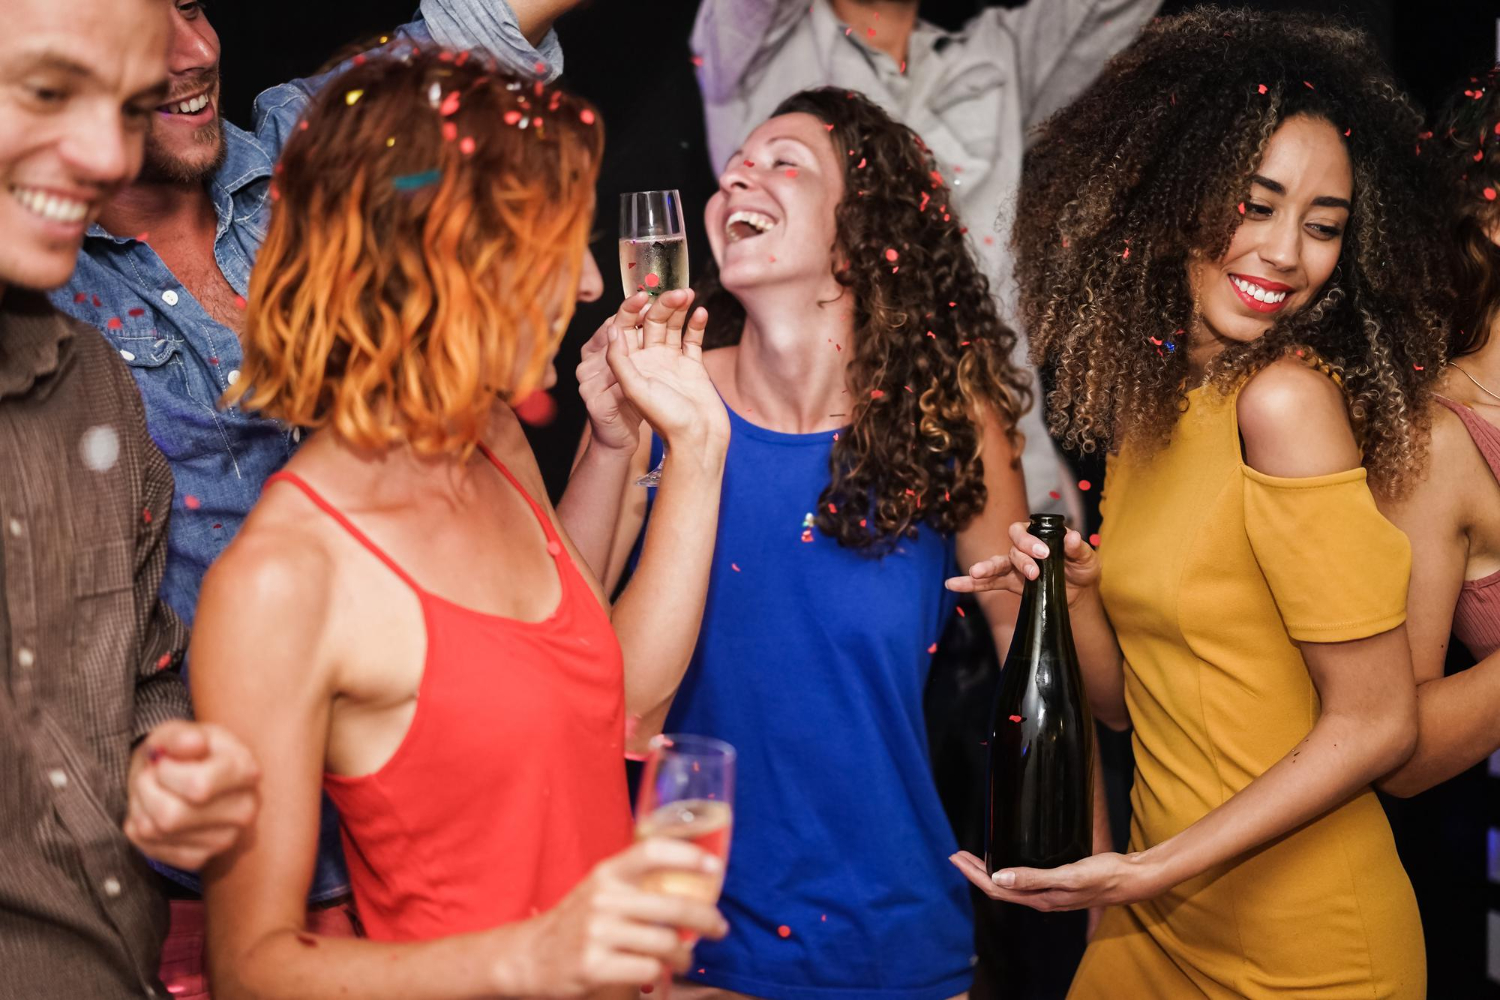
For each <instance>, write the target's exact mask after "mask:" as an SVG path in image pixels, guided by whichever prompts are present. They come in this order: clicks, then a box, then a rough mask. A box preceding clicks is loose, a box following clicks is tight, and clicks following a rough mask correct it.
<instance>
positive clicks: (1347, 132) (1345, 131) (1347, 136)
mask: <svg viewBox="0 0 1500 1000" xmlns="http://www.w3.org/2000/svg"><path fill="white" fill-rule="evenodd" d="M1353 132H1354V130H1353V129H1352V128H1346V129H1344V138H1345V139H1347V138H1349V136H1350V135H1351V134H1353Z"/></svg>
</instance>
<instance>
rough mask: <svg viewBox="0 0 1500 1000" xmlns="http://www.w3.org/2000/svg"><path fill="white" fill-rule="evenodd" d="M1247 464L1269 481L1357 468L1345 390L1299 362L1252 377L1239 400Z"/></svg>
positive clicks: (1272, 366) (1271, 367) (1277, 365)
mask: <svg viewBox="0 0 1500 1000" xmlns="http://www.w3.org/2000/svg"><path fill="white" fill-rule="evenodd" d="M1235 409H1236V413H1237V415H1238V418H1239V427H1240V438H1241V439H1242V440H1243V442H1244V446H1245V463H1246V464H1247V465H1249V466H1250V467H1251V468H1252V469H1255V470H1256V471H1258V472H1263V473H1265V474H1267V475H1271V476H1285V477H1289V478H1301V477H1308V476H1322V475H1328V474H1329V473H1333V472H1343V471H1346V470H1348V469H1353V468H1356V467H1358V466H1359V463H1360V454H1359V446H1358V444H1357V443H1356V442H1355V439H1354V428H1353V426H1352V425H1351V423H1350V421H1349V410H1348V407H1347V405H1346V404H1345V401H1344V393H1343V390H1342V389H1340V388H1339V386H1338V385H1337V384H1336V383H1335V382H1334V381H1333V380H1332V379H1331V378H1329V377H1328V376H1327V375H1325V374H1323V373H1322V372H1320V371H1317V370H1315V369H1313V368H1310V367H1308V366H1307V365H1306V364H1304V363H1303V362H1302V361H1300V360H1298V359H1297V358H1282V359H1280V360H1279V361H1275V362H1273V363H1271V364H1270V365H1267V366H1266V367H1265V368H1263V369H1261V370H1260V371H1258V372H1256V373H1255V374H1254V375H1252V376H1251V377H1250V379H1249V380H1248V381H1247V382H1246V383H1245V385H1244V386H1243V387H1242V388H1241V389H1240V392H1239V396H1238V398H1237V399H1236V401H1235Z"/></svg>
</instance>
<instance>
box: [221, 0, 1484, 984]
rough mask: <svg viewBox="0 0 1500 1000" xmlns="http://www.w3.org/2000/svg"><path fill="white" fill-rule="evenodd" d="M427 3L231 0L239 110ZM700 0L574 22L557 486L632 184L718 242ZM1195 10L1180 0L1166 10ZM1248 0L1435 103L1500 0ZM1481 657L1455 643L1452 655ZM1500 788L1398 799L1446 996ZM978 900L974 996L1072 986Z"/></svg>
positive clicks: (1119, 804)
mask: <svg viewBox="0 0 1500 1000" xmlns="http://www.w3.org/2000/svg"><path fill="white" fill-rule="evenodd" d="M1033 2H1035V3H1047V2H1049V0H1033ZM648 5H649V15H647V14H646V13H645V11H646V10H647V7H648ZM987 5H990V4H985V3H983V2H982V0H926V2H924V3H923V8H922V9H923V16H924V17H926V18H927V19H929V20H932V21H935V22H937V23H939V24H942V25H944V26H946V27H950V28H957V27H958V26H960V25H961V24H962V23H963V22H964V20H965V19H966V18H967V17H969V16H970V15H972V14H973V13H974V12H975V11H976V10H978V9H979V8H980V7H982V6H987ZM1001 5H1004V6H1016V4H1015V3H1003V4H1001ZM415 6H416V0H322V2H309V0H297V2H292V0H260V2H258V3H253V4H252V3H226V4H223V5H219V6H215V7H214V8H213V9H212V11H211V18H212V20H213V22H214V24H215V26H216V27H217V28H218V30H219V33H220V36H221V38H222V41H223V49H224V55H223V69H224V73H223V79H224V110H225V113H226V115H227V117H228V118H229V119H230V120H231V121H235V122H237V123H239V124H242V125H248V124H249V121H250V106H251V101H252V99H253V98H254V95H255V94H256V93H258V92H259V91H260V90H263V89H264V88H266V87H268V86H271V85H273V84H276V83H280V82H282V81H284V80H288V79H292V78H294V77H297V76H304V75H307V74H309V73H311V72H313V71H314V70H316V69H317V68H318V67H320V66H321V65H322V64H323V63H324V62H325V60H327V59H328V58H329V57H330V56H331V55H332V54H333V53H335V52H337V51H340V50H343V49H346V48H347V46H349V45H350V44H352V43H356V42H359V41H361V40H366V39H369V38H371V37H373V36H376V35H378V34H380V33H381V32H383V31H387V30H389V29H391V28H393V27H395V26H396V25H398V24H400V23H402V22H403V21H405V20H407V19H408V18H409V17H410V16H411V14H412V11H413V10H414V8H415ZM697 6H698V3H697V0H631V2H623V0H588V2H584V3H582V4H581V5H580V6H579V8H578V9H577V10H575V11H574V12H572V13H570V14H569V15H567V16H566V17H564V18H563V19H562V21H561V22H560V23H559V25H558V32H559V35H560V36H561V39H562V43H563V48H564V50H565V52H566V64H567V75H566V82H567V85H568V86H569V87H570V88H571V89H573V90H574V91H576V92H578V93H580V94H582V95H584V96H586V97H588V98H589V99H590V100H592V101H593V102H594V104H595V105H596V106H597V107H598V108H599V110H600V111H601V112H602V115H603V118H604V121H605V123H606V126H607V129H608V135H609V140H608V147H607V153H606V156H605V162H604V164H603V169H602V173H601V179H600V186H599V211H598V220H597V230H598V233H599V235H600V240H599V242H598V243H596V245H595V255H596V257H597V259H598V260H599V263H600V264H601V266H602V269H603V271H604V274H605V278H606V294H605V297H604V300H603V301H602V302H600V303H596V304H594V305H592V306H583V307H581V308H580V309H579V312H578V316H577V317H576V319H575V321H574V323H573V326H572V328H571V329H570V331H569V334H568V337H567V339H566V340H565V342H564V344H563V348H562V351H561V353H560V355H559V357H558V362H557V367H558V371H559V374H560V383H559V385H558V387H557V389H556V390H554V395H555V396H556V398H557V400H558V403H559V407H558V415H557V417H556V419H555V421H554V422H553V423H551V424H550V425H549V426H546V427H536V428H532V431H531V437H532V442H533V445H534V446H535V448H536V451H537V457H538V459H539V460H540V462H541V466H542V470H543V473H544V474H545V475H546V477H547V481H548V484H549V487H550V488H551V490H552V492H553V495H554V497H555V496H557V494H558V493H559V492H560V490H561V488H562V485H563V483H564V481H565V479H566V476H567V469H568V465H569V462H570V459H571V456H572V454H573V450H574V447H575V445H576V444H577V441H578V438H579V435H580V433H581V431H582V427H583V422H584V416H583V411H582V408H581V406H580V405H579V404H578V401H577V397H576V394H575V393H574V392H573V389H574V385H573V382H572V369H573V367H574V366H575V365H576V363H577V358H578V348H579V345H581V344H582V343H583V341H584V340H586V339H587V338H588V336H589V335H590V334H591V333H592V332H593V330H594V329H595V328H596V327H597V326H598V325H599V323H601V322H602V321H603V320H604V318H605V317H606V316H607V315H608V314H609V313H610V312H612V311H613V309H614V308H615V306H616V305H617V304H618V301H619V293H618V290H616V289H615V288H614V287H613V282H612V280H611V278H612V275H613V274H614V259H615V248H614V238H615V232H616V229H615V227H616V225H617V219H616V212H617V198H618V195H619V193H620V192H622V191H635V190H648V189H660V188H677V189H679V190H681V191H682V194H683V197H684V201H685V203H686V204H687V205H688V206H689V209H690V213H689V218H688V237H689V240H688V243H689V246H690V247H692V248H693V249H694V250H695V251H696V255H695V257H694V260H693V270H694V272H695V273H701V267H702V263H703V259H702V257H701V254H702V252H703V250H704V248H705V247H706V245H707V244H706V241H705V239H704V238H703V228H702V220H701V218H700V217H699V216H698V215H697V213H696V212H695V211H691V209H693V208H694V207H695V206H701V205H702V204H703V203H704V201H706V200H707V198H708V196H709V194H711V193H712V191H713V189H714V178H713V175H712V173H711V172H710V168H709V164H708V159H707V153H706V147H705V142H704V135H703V123H702V107H701V105H700V103H699V99H698V91H697V85H696V83H695V81H694V79H693V71H692V66H691V63H690V53H689V51H688V46H687V38H688V33H689V31H690V29H691V25H692V19H693V14H694V11H695V10H696V8H697ZM1187 6H1191V5H1190V4H1187V3H1182V2H1167V3H1165V4H1164V6H1163V13H1172V12H1174V11H1178V10H1181V9H1184V8H1185V7H1187ZM1248 6H1251V7H1257V8H1261V9H1268V10H1277V9H1301V10H1315V11H1322V12H1331V13H1339V14H1343V15H1344V16H1346V17H1348V18H1350V19H1352V20H1354V21H1355V22H1357V23H1359V24H1360V25H1362V26H1363V27H1365V28H1366V29H1367V30H1368V31H1369V32H1370V33H1371V34H1372V35H1373V36H1374V37H1375V39H1376V40H1377V41H1378V42H1379V44H1380V46H1381V49H1382V50H1383V52H1384V53H1385V55H1386V57H1387V60H1388V61H1389V63H1390V64H1391V66H1392V68H1393V69H1394V71H1395V73H1396V75H1397V76H1398V78H1400V80H1401V81H1402V82H1403V84H1404V85H1405V86H1406V88H1407V90H1408V91H1409V92H1410V93H1411V94H1412V95H1413V96H1414V97H1415V98H1416V99H1417V101H1418V102H1419V103H1420V104H1421V105H1422V106H1424V107H1426V108H1428V109H1429V110H1431V109H1435V108H1436V107H1437V106H1438V105H1440V104H1441V103H1442V102H1443V101H1444V100H1446V99H1447V97H1448V96H1449V95H1450V94H1451V93H1453V92H1454V91H1455V90H1459V91H1461V90H1462V89H1463V87H1462V86H1458V87H1455V86H1454V84H1455V83H1458V82H1459V81H1460V80H1462V79H1463V78H1464V77H1465V75H1466V74H1468V73H1471V72H1474V71H1476V70H1478V69H1481V68H1484V67H1486V66H1487V65H1488V64H1489V62H1491V61H1493V60H1494V58H1495V55H1496V53H1495V45H1496V26H1495V20H1496V17H1497V16H1500V0H1361V2H1330V0H1300V2H1298V0H1257V2H1251V3H1249V4H1248ZM1095 478H1097V479H1102V476H1097V477H1095ZM980 620H981V619H980V618H979V616H978V615H970V616H969V617H968V618H966V619H955V621H954V623H953V626H952V627H951V628H950V630H949V633H948V635H947V636H945V638H944V641H943V643H942V648H941V650H940V652H939V656H938V658H937V660H936V661H935V663H934V668H933V680H932V685H931V689H930V691H929V706H928V708H929V713H928V714H929V721H930V726H931V730H932V741H933V755H934V767H935V770H936V772H937V775H938V780H939V786H940V789H941V790H942V792H943V793H944V799H945V801H946V802H947V804H948V806H949V810H950V815H951V817H952V819H953V822H954V827H955V830H956V831H957V833H958V836H959V839H960V841H961V842H962V843H963V844H964V846H966V847H968V848H970V849H973V850H980V851H982V842H981V837H982V833H981V831H982V827H981V825H980V818H979V817H980V807H981V806H982V784H983V770H982V768H983V757H982V751H980V750H978V748H977V744H978V740H980V739H982V738H983V733H984V729H985V727H986V723H987V716H988V711H989V709H988V706H989V700H990V693H991V691H992V689H993V686H994V682H995V678H996V675H997V672H998V668H997V665H996V664H995V661H994V654H993V650H992V649H991V648H989V643H988V639H987V636H986V635H985V634H984V630H983V629H982V628H978V627H976V626H975V625H974V624H973V623H975V622H977V621H980ZM1468 665H1469V662H1468V661H1465V660H1464V659H1463V658H1462V655H1461V654H1455V656H1454V657H1453V658H1452V659H1451V662H1450V664H1449V668H1450V670H1452V669H1461V668H1463V667H1465V666H1468ZM1105 748H1106V772H1107V774H1109V776H1110V779H1111V781H1110V784H1111V799H1112V803H1111V804H1112V808H1111V812H1112V814H1114V816H1115V818H1116V833H1117V835H1118V836H1120V837H1122V838H1123V836H1124V834H1125V827H1124V817H1125V816H1126V815H1127V814H1128V813H1127V810H1128V805H1127V804H1126V801H1125V800H1126V794H1127V793H1128V788H1129V761H1128V755H1129V746H1128V741H1126V740H1124V739H1122V738H1119V737H1115V736H1112V735H1111V736H1109V737H1107V738H1106V741H1105ZM1494 786H1495V779H1492V778H1488V777H1487V776H1486V774H1485V770H1484V768H1482V767H1478V768H1475V769H1474V770H1472V771H1471V772H1470V773H1468V774H1466V775H1464V776H1462V777H1460V778H1458V779H1455V780H1454V781H1451V782H1449V783H1448V784H1446V785H1444V786H1442V787H1440V788H1438V789H1434V790H1433V791H1432V792H1429V793H1427V794H1425V795H1423V796H1419V797H1418V798H1416V799H1413V800H1409V801H1406V802H1394V801H1388V802H1387V809H1388V812H1389V813H1390V815H1391V818H1392V825H1393V827H1394V829H1395V831H1396V834H1397V841H1398V845H1399V846H1400V848H1401V851H1402V857H1403V860H1404V862H1405V864H1406V866H1407V869H1408V871H1409V872H1410V874H1411V876H1412V881H1413V884H1414V885H1415V886H1416V889H1417V894H1418V899H1419V902H1420V903H1421V906H1422V914H1423V922H1424V925H1425V930H1426V938H1427V948H1428V956H1429V976H1430V995H1431V996H1432V997H1433V998H1434V1000H1448V998H1462V1000H1470V998H1474V1000H1480V998H1489V1000H1497V998H1500V985H1497V984H1496V983H1494V982H1491V981H1489V980H1488V979H1487V978H1486V975H1485V940H1486V933H1485V920H1486V910H1487V909H1489V908H1490V907H1494V908H1496V909H1497V910H1500V893H1497V888H1496V886H1494V885H1493V884H1491V883H1490V882H1489V881H1488V879H1487V877H1486V871H1487V865H1486V846H1485V844H1486V841H1485V838H1486V828H1487V827H1488V826H1490V825H1491V824H1494V825H1496V826H1500V801H1497V797H1496V796H1495V794H1494ZM977 912H978V914H979V916H980V930H979V939H980V940H979V942H978V950H979V951H980V953H981V955H982V956H983V959H982V962H981V969H980V978H979V981H978V982H977V983H976V987H975V991H974V996H975V998H976V1000H985V998H987V997H990V996H1001V997H1006V998H1028V1000H1029V998H1038V1000H1041V998H1053V997H1061V996H1062V994H1063V992H1065V990H1066V984H1067V981H1068V979H1069V978H1070V976H1071V970H1072V965H1073V963H1075V962H1076V960H1077V955H1078V953H1079V950H1080V948H1081V945H1080V944H1079V943H1078V942H1079V923H1078V921H1079V920H1080V919H1081V918H1080V917H1078V916H1076V915H1060V916H1053V917H1046V918H1042V917H1040V916H1039V915H1035V914H1032V913H1031V912H1030V911H1025V910H1020V909H1018V908H1011V907H999V906H995V905H990V904H986V903H981V904H980V905H979V906H978V907H977ZM997 982H998V983H999V984H1001V985H1000V986H998V987H997V986H996V985H995V984H996V983H997ZM1130 1000H1137V998H1130ZM1141 1000H1144V998H1141Z"/></svg>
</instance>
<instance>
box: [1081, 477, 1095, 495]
mask: <svg viewBox="0 0 1500 1000" xmlns="http://www.w3.org/2000/svg"><path fill="white" fill-rule="evenodd" d="M1093 485H1094V484H1093V483H1091V482H1089V481H1088V480H1087V479H1080V480H1078V488H1079V489H1080V490H1083V491H1084V492H1085V493H1087V492H1088V491H1089V488H1090V487H1092V486H1093Z"/></svg>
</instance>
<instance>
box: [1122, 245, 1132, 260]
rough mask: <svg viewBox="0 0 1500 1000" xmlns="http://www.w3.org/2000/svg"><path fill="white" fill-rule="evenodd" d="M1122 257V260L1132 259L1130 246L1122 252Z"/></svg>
mask: <svg viewBox="0 0 1500 1000" xmlns="http://www.w3.org/2000/svg"><path fill="white" fill-rule="evenodd" d="M1120 259H1121V260H1129V259H1130V248H1129V247H1126V248H1125V252H1124V253H1122V254H1120Z"/></svg>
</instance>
